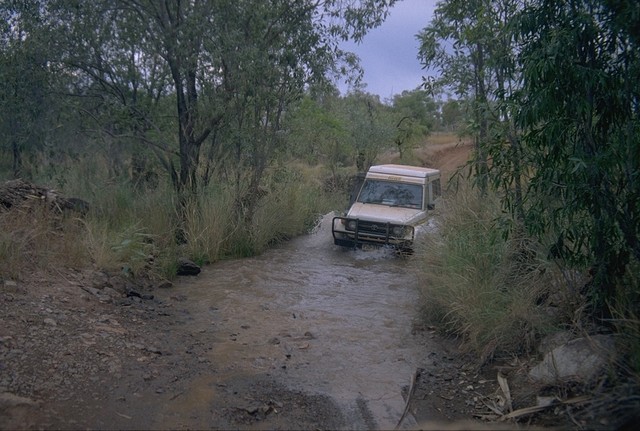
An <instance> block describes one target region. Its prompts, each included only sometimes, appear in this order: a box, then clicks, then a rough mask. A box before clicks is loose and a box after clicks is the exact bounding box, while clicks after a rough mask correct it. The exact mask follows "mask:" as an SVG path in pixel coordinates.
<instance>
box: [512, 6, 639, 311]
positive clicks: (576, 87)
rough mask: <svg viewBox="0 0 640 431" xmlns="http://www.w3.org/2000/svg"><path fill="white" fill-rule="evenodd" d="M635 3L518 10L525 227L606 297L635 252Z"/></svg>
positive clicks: (637, 193)
mask: <svg viewBox="0 0 640 431" xmlns="http://www.w3.org/2000/svg"><path fill="white" fill-rule="evenodd" d="M639 20H640V5H639V4H637V3H635V2H617V1H609V0H580V1H569V2H562V3H558V2H548V1H542V2H540V3H539V4H534V5H532V6H531V7H530V8H528V9H526V10H525V11H524V13H523V15H522V17H521V19H520V26H519V32H520V35H521V43H522V51H521V55H520V59H521V62H522V65H523V100H522V106H521V111H520V112H519V116H518V120H519V122H518V124H519V126H520V127H521V128H522V129H523V130H525V131H526V135H525V139H524V144H525V150H526V152H527V153H528V154H530V161H531V163H532V167H533V176H532V178H531V182H530V187H529V193H528V194H527V199H528V201H529V205H528V215H527V218H528V222H529V226H531V228H532V229H533V230H534V231H535V232H537V233H542V232H545V231H550V232H552V233H553V235H554V236H555V238H556V240H555V247H554V252H555V253H556V254H557V255H558V256H560V257H563V258H566V259H568V260H570V261H573V262H577V263H582V264H588V265H592V266H593V271H594V277H595V278H594V284H595V286H596V287H598V288H599V290H598V291H597V294H598V297H599V299H604V300H610V299H613V297H614V295H615V288H616V284H618V283H619V281H620V279H621V277H622V276H623V275H624V273H625V272H626V271H627V270H628V268H629V264H630V261H631V260H632V259H634V260H635V261H636V262H638V261H640V176H639V172H640V135H639V134H638V132H639V131H640V119H639V117H638V115H639V114H640V99H639V97H640V83H639V81H638V76H640V74H639V72H640V61H639V54H638V52H640V51H639V48H640V46H639V45H638V43H639V42H640V40H639V38H638V28H639V26H638V25H639V23H640V21H639Z"/></svg>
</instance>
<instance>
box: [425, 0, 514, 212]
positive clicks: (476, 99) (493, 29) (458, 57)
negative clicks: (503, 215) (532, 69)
mask: <svg viewBox="0 0 640 431" xmlns="http://www.w3.org/2000/svg"><path fill="white" fill-rule="evenodd" d="M520 3H521V2H519V1H517V0H473V1H467V0H445V1H441V2H439V3H438V5H437V8H436V10H435V13H434V19H433V20H432V22H431V23H430V24H429V26H427V27H426V28H424V29H423V30H422V31H421V32H420V33H419V35H418V38H419V40H420V50H419V54H418V56H419V58H420V59H421V61H422V62H423V64H424V65H425V66H426V67H435V68H436V69H437V70H438V71H439V78H438V79H437V80H435V82H434V84H433V85H434V88H435V89H439V88H449V89H451V90H452V91H453V92H454V93H455V94H456V96H457V97H458V98H459V99H460V100H466V101H468V104H469V106H468V110H469V111H470V119H471V123H470V124H469V132H470V134H471V135H472V137H473V139H474V143H475V154H474V164H473V167H474V172H475V180H476V182H477V184H478V185H479V187H480V190H481V191H485V190H486V189H487V187H488V185H489V182H490V181H493V182H494V185H497V186H498V187H501V188H503V189H504V191H505V192H508V193H510V194H511V193H512V194H513V195H514V199H513V200H512V201H510V203H511V204H512V205H513V206H514V207H515V208H516V211H517V212H518V213H519V214H520V216H522V196H521V195H522V191H521V189H522V185H521V181H522V179H521V177H522V167H521V158H522V154H521V151H520V147H519V145H520V144H519V136H518V134H517V132H516V130H515V127H514V126H513V112H512V111H513V109H514V104H513V103H512V100H511V97H512V96H513V95H514V93H515V92H516V91H517V90H518V82H519V79H520V73H519V70H518V68H517V64H516V62H515V53H516V52H517V49H516V46H515V37H514V31H513V29H512V28H511V27H510V22H511V19H512V18H513V17H514V16H515V13H516V12H517V11H518V9H519V7H520ZM496 157H499V158H502V161H501V163H498V164H496V163H495V158H496ZM490 159H491V163H489V160H490ZM492 170H493V172H492ZM505 178H509V179H510V180H509V181H508V182H503V180H504V179H505Z"/></svg>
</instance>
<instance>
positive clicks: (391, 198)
mask: <svg viewBox="0 0 640 431" xmlns="http://www.w3.org/2000/svg"><path fill="white" fill-rule="evenodd" d="M439 196H440V171H439V170H437V169H431V168H423V167H417V166H403V165H377V166H372V167H371V168H370V169H369V171H368V172H367V175H366V177H365V179H364V182H363V183H362V187H361V188H360V191H359V193H358V195H357V198H356V200H355V202H353V204H352V205H351V208H349V210H348V212H347V214H346V215H345V216H344V217H335V218H334V219H333V226H332V234H333V239H334V243H335V244H336V245H340V246H344V247H359V246H362V245H365V244H370V245H391V246H394V247H396V248H398V249H401V250H403V251H410V250H411V249H412V247H413V241H414V239H415V235H416V228H417V227H418V226H420V225H422V224H423V223H425V222H426V221H427V212H428V210H432V209H434V207H435V203H436V200H437V199H438V197H439Z"/></svg>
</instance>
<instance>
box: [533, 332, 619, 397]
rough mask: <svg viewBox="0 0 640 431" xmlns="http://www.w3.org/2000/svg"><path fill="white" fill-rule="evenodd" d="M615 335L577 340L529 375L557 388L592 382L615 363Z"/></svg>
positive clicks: (536, 380)
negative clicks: (564, 384) (612, 362)
mask: <svg viewBox="0 0 640 431" xmlns="http://www.w3.org/2000/svg"><path fill="white" fill-rule="evenodd" d="M614 356H615V340H614V338H613V336H612V335H594V336H591V337H583V338H577V339H574V340H571V341H569V342H568V343H566V344H563V345H561V346H559V347H556V348H555V349H553V350H551V351H550V352H549V353H547V354H546V355H545V356H544V359H543V360H542V362H540V363H539V364H538V365H536V366H535V367H533V368H532V369H531V371H529V377H530V378H531V379H532V380H533V381H534V382H536V383H540V384H544V385H554V384H558V383H564V382H569V381H576V382H588V381H590V380H592V379H594V378H595V377H597V376H598V374H599V373H600V372H601V371H602V370H603V369H604V368H605V367H606V366H607V365H608V364H609V363H610V362H611V361H612V360H613V359H614Z"/></svg>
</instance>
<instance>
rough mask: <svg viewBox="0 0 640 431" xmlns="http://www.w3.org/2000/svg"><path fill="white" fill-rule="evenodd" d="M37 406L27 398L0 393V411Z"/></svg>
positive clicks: (35, 402)
mask: <svg viewBox="0 0 640 431" xmlns="http://www.w3.org/2000/svg"><path fill="white" fill-rule="evenodd" d="M35 405H38V402H37V401H34V400H32V399H29V398H25V397H20V396H18V395H15V394H12V393H10V392H2V393H0V409H4V408H8V407H16V406H35Z"/></svg>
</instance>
